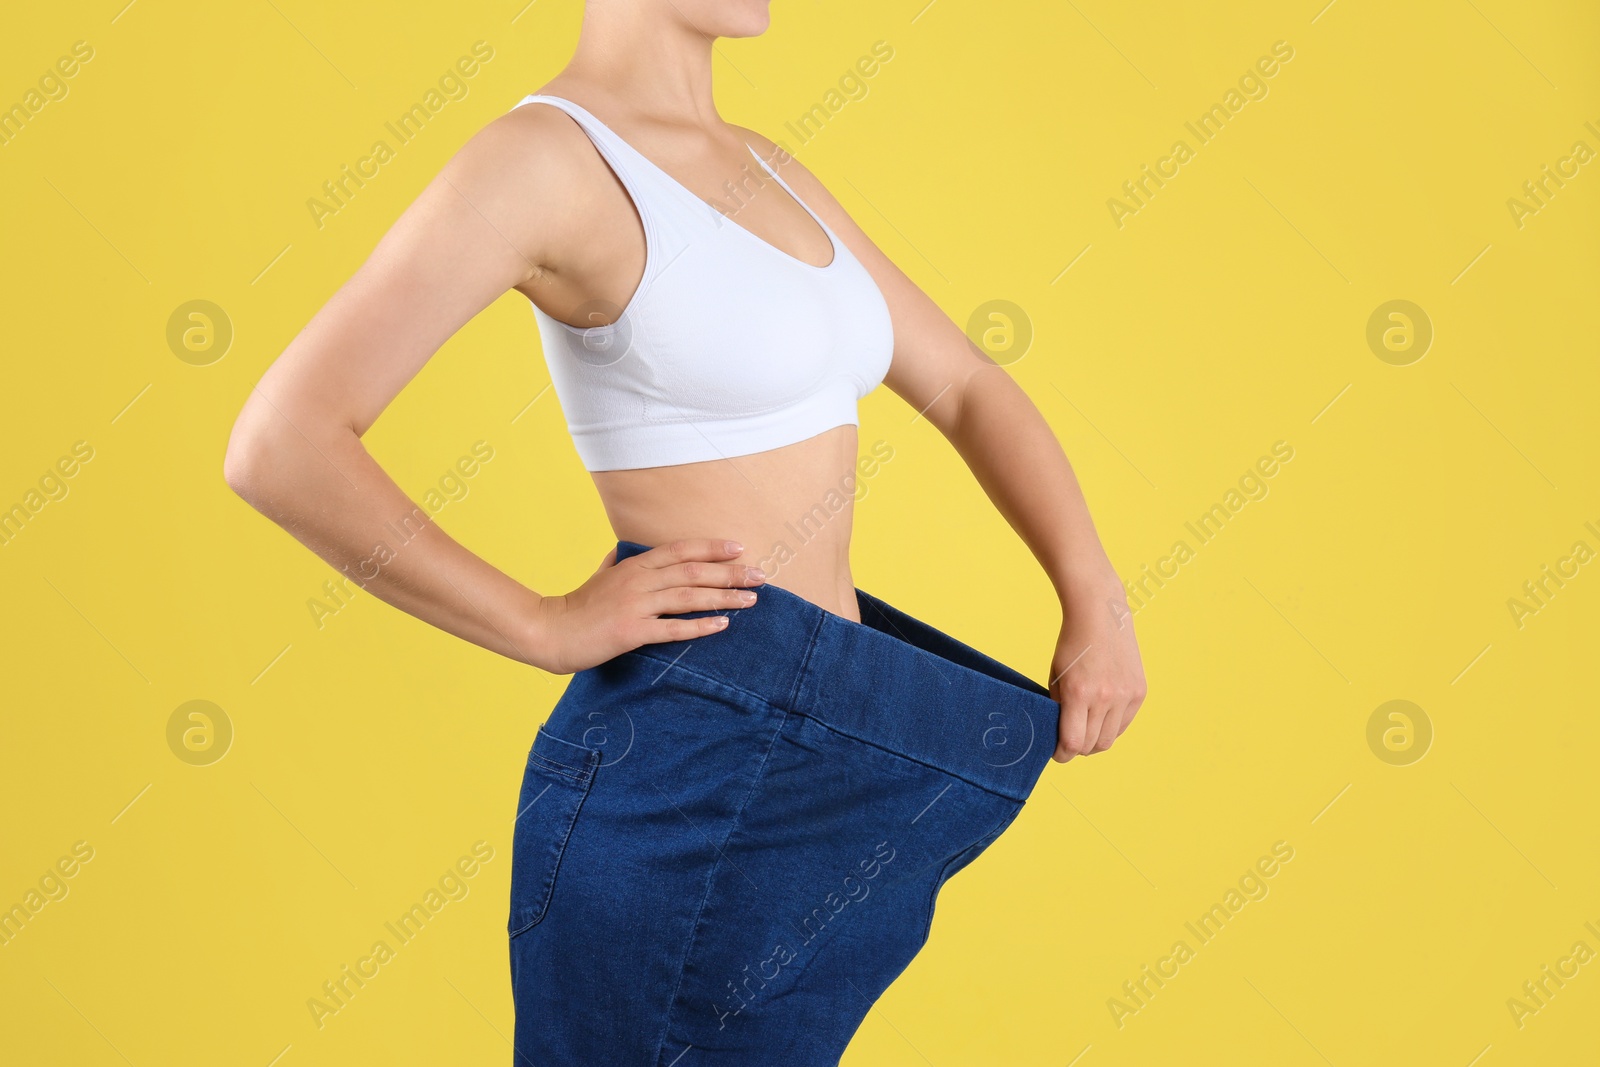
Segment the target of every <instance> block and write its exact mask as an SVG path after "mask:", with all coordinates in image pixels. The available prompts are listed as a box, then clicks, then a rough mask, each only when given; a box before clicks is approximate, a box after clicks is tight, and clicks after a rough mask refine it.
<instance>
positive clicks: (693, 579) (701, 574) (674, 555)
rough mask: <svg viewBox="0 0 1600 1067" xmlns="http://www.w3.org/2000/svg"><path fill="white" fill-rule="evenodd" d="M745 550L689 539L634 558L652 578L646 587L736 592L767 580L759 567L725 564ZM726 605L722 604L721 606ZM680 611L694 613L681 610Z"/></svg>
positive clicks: (735, 544) (710, 540) (731, 544)
mask: <svg viewBox="0 0 1600 1067" xmlns="http://www.w3.org/2000/svg"><path fill="white" fill-rule="evenodd" d="M743 551H744V548H743V547H742V546H741V545H740V544H739V543H738V542H737V541H719V540H716V539H714V538H699V539H685V540H680V541H673V542H672V543H671V544H667V545H662V546H661V547H659V548H652V549H650V550H649V551H648V552H641V553H639V554H638V555H637V556H634V557H632V558H634V559H636V560H638V561H639V566H640V567H641V568H643V569H644V571H645V572H646V573H647V574H648V575H649V579H648V584H647V585H646V588H648V589H652V590H656V589H673V588H676V587H679V586H710V587H714V588H719V589H736V588H742V587H745V586H752V585H760V584H761V583H762V582H765V581H766V580H767V576H766V573H765V572H764V571H762V570H761V568H759V567H750V566H746V565H744V564H742V563H723V562H720V561H721V560H725V559H730V558H737V557H738V556H739V554H740V553H742V552H743ZM723 603H724V602H722V601H719V602H718V603H717V605H716V606H718V607H720V606H722V605H723ZM678 610H680V611H688V610H693V609H689V608H680V609H678Z"/></svg>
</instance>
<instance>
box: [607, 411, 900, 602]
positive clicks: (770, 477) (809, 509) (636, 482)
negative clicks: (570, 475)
mask: <svg viewBox="0 0 1600 1067" xmlns="http://www.w3.org/2000/svg"><path fill="white" fill-rule="evenodd" d="M874 450H875V452H874ZM885 453H887V454H888V455H891V456H892V450H891V449H889V448H888V446H887V444H886V443H884V442H875V444H874V446H873V449H872V450H868V453H867V454H866V455H864V456H862V457H859V458H858V457H857V445H856V428H855V427H854V426H840V427H835V428H834V429H832V430H828V431H825V432H823V433H821V434H818V435H816V436H814V437H811V438H808V439H806V440H805V441H801V442H797V443H795V444H792V445H788V446H785V447H783V448H779V449H773V450H770V451H767V452H761V453H754V454H750V455H745V456H737V457H733V458H730V459H726V460H717V461H711V462H701V463H690V464H678V465H672V466H662V467H649V468H642V469H635V470H618V471H594V472H591V476H592V477H593V479H594V482H595V486H596V488H597V489H598V490H599V492H600V497H601V500H602V502H603V503H604V505H605V509H606V514H607V517H608V518H609V519H610V521H611V527H612V530H613V532H614V533H615V535H616V536H617V537H618V538H619V539H620V540H624V541H631V542H633V543H635V544H641V545H663V544H667V543H668V542H671V541H675V540H678V539H680V538H712V539H718V540H720V539H729V540H734V541H738V542H739V543H741V544H743V545H744V546H745V552H744V554H743V555H742V556H740V557H739V559H738V560H737V561H736V562H738V563H741V564H744V565H747V566H756V567H760V568H761V569H762V570H764V571H765V572H766V574H767V583H766V585H764V586H761V587H758V588H757V590H756V592H757V596H758V597H760V596H762V595H763V594H764V592H765V591H766V590H768V589H773V588H782V589H785V590H788V591H789V592H791V593H793V594H794V595H796V596H799V597H801V598H803V599H805V600H808V601H810V602H811V603H813V604H816V605H818V606H819V607H821V608H823V609H825V610H827V611H830V612H833V613H835V614H839V615H842V616H845V617H846V618H850V619H852V620H854V619H856V618H857V617H858V608H857V605H856V600H855V595H854V593H855V585H854V581H853V579H852V576H851V572H850V539H851V534H852V531H853V525H854V510H855V503H856V502H857V501H858V500H861V499H864V498H865V497H866V496H867V495H868V493H869V492H870V490H871V482H870V478H872V477H876V476H877V474H878V473H879V471H880V469H881V467H882V463H883V460H882V459H880V458H879V457H880V455H883V454H885ZM730 562H733V561H730Z"/></svg>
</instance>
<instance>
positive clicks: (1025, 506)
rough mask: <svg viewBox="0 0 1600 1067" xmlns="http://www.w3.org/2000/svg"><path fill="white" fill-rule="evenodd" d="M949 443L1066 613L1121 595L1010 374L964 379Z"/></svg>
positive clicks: (1055, 447) (1049, 441)
mask: <svg viewBox="0 0 1600 1067" xmlns="http://www.w3.org/2000/svg"><path fill="white" fill-rule="evenodd" d="M948 437H949V439H950V442H951V444H952V445H953V446H954V447H955V449H956V451H957V452H959V453H960V454H961V458H962V459H963V460H964V461H965V462H966V464H967V466H968V467H969V468H970V469H971V470H972V473H973V476H974V477H976V478H977V480H978V483H979V484H980V485H981V486H982V487H983V490H984V492H985V493H987V494H988V496H989V499H990V500H991V501H993V503H994V506H995V508H996V509H997V510H998V511H999V512H1000V514H1001V516H1002V517H1004V518H1005V520H1006V522H1008V523H1010V525H1011V528H1012V529H1014V530H1016V531H1017V535H1018V536H1019V537H1021V538H1022V541H1023V543H1024V544H1026V545H1027V546H1028V548H1029V550H1030V551H1031V552H1032V553H1033V555H1034V557H1035V558H1036V559H1038V561H1039V563H1040V565H1041V566H1042V567H1043V568H1044V570H1045V572H1046V573H1047V574H1048V575H1049V576H1050V581H1051V584H1052V585H1054V586H1055V590H1056V594H1057V596H1058V597H1060V599H1061V602H1062V605H1063V607H1068V606H1069V602H1071V601H1075V600H1078V599H1080V598H1082V597H1084V596H1089V597H1093V598H1099V597H1101V596H1104V595H1110V596H1112V597H1118V596H1121V595H1122V594H1123V590H1122V584H1121V580H1120V579H1119V578H1118V577H1117V574H1116V570H1115V569H1114V568H1113V567H1112V565H1111V561H1110V559H1109V558H1108V557H1107V555H1106V552H1105V549H1104V547H1103V546H1102V545H1101V544H1100V538H1099V535H1098V534H1097V533H1096V532H1095V528H1094V521H1093V520H1092V519H1091V518H1090V516H1089V506H1088V503H1087V502H1086V501H1085V500H1084V497H1083V490H1082V489H1081V488H1080V487H1079V485H1078V479H1077V476H1076V475H1075V474H1074V473H1073V470H1072V464H1071V463H1070V462H1069V461H1068V460H1067V455H1066V453H1065V452H1064V451H1063V450H1062V448H1061V444H1060V442H1059V441H1057V440H1056V437H1055V434H1054V433H1053V432H1052V431H1051V430H1050V427H1049V425H1048V424H1047V423H1046V422H1045V420H1044V416H1043V415H1041V414H1040V413H1039V410H1038V408H1036V407H1035V406H1034V404H1033V401H1032V400H1030V399H1029V398H1028V395H1027V394H1026V393H1025V392H1023V390H1022V388H1021V387H1020V386H1018V385H1017V383H1016V382H1015V381H1014V380H1012V377H1011V375H1010V374H1009V373H1008V372H1007V371H1005V370H1004V369H1003V368H1001V367H984V368H982V369H980V370H978V371H977V372H975V373H974V374H973V375H972V377H971V378H969V379H968V381H967V382H966V384H965V386H964V388H963V389H962V392H961V397H960V409H959V413H958V415H957V418H956V421H955V423H954V425H953V426H952V427H951V429H950V431H949V432H948Z"/></svg>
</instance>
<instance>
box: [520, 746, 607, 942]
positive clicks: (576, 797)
mask: <svg viewBox="0 0 1600 1067" xmlns="http://www.w3.org/2000/svg"><path fill="white" fill-rule="evenodd" d="M599 765H600V750H599V749H592V748H585V747H583V746H581V745H574V744H572V743H571V742H568V741H563V740H561V739H560V738H558V737H556V736H555V735H554V734H550V733H546V732H545V730H544V729H543V727H541V728H540V729H539V731H538V733H537V734H535V735H534V740H533V748H532V749H531V750H530V751H529V752H528V766H527V769H526V770H524V771H523V775H522V792H521V795H520V796H519V797H518V798H517V817H516V821H515V823H514V825H513V828H512V833H511V915H510V919H509V920H508V921H507V923H506V932H507V934H508V935H509V936H510V937H516V936H517V935H518V934H520V933H523V932H524V931H526V930H528V929H530V928H531V927H533V926H535V925H537V924H538V923H539V921H540V920H541V919H543V918H544V916H545V912H546V910H547V909H548V908H549V906H550V898H551V896H552V894H553V893H554V892H555V885H556V872H557V871H558V870H559V869H560V867H561V857H562V856H563V855H564V854H565V853H566V850H567V840H568V838H570V837H571V836H572V828H573V826H574V824H576V823H577V821H578V810H579V809H580V808H582V807H583V801H584V798H585V797H587V796H588V795H589V789H590V787H591V786H592V785H594V775H595V770H596V768H598V767H599Z"/></svg>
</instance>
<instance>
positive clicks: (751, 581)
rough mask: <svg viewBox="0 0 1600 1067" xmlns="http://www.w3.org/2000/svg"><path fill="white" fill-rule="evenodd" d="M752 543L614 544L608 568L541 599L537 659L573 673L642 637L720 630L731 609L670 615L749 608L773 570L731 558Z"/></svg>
mask: <svg viewBox="0 0 1600 1067" xmlns="http://www.w3.org/2000/svg"><path fill="white" fill-rule="evenodd" d="M743 551H744V548H743V546H741V545H739V544H737V543H736V542H733V541H719V540H714V539H703V540H702V539H695V540H684V541H674V542H672V543H671V544H667V545H660V546H658V547H656V548H652V549H649V550H648V551H645V552H640V553H639V554H638V555H636V556H629V557H628V558H627V559H624V560H622V561H621V562H620V563H619V562H617V561H616V557H617V550H616V549H615V548H613V549H611V550H610V551H609V552H607V553H606V554H605V558H604V559H602V560H601V561H600V569H599V570H597V571H595V572H594V574H593V575H592V576H590V578H589V580H588V581H586V582H584V583H583V584H582V585H581V586H579V587H578V588H577V589H575V590H573V591H572V592H570V593H568V594H566V595H565V596H547V597H544V598H543V599H541V600H540V601H539V605H538V617H537V619H536V621H535V629H536V631H537V633H536V636H535V638H534V642H535V644H536V646H537V647H538V649H539V653H538V657H537V658H538V663H537V666H539V667H541V668H543V669H544V670H547V671H550V672H551V673H552V674H572V673H573V672H575V671H581V670H585V669H587V668H589V667H593V666H596V665H597V664H601V663H604V662H605V661H606V660H608V659H611V658H612V657H613V656H620V655H621V654H622V653H624V652H628V651H631V650H633V649H635V648H638V647H639V646H640V645H651V644H660V643H661V642H664V641H684V640H688V639H689V638H692V637H704V636H705V635H706V634H712V633H716V632H718V631H719V630H721V629H723V627H725V626H726V625H727V624H728V617H727V616H726V615H707V616H704V617H703V618H698V619H663V618H661V617H660V616H662V615H677V614H682V613H684V612H690V611H717V610H720V609H722V608H747V607H749V606H750V605H751V604H754V603H755V601H756V594H755V593H753V592H751V591H750V590H749V589H748V588H745V587H747V586H752V585H760V584H761V583H762V582H764V581H766V574H765V573H764V572H762V571H761V569H760V568H758V567H746V566H744V565H743V564H735V563H723V562H720V561H722V560H727V559H736V558H738V556H739V555H740V553H742V552H743Z"/></svg>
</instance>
